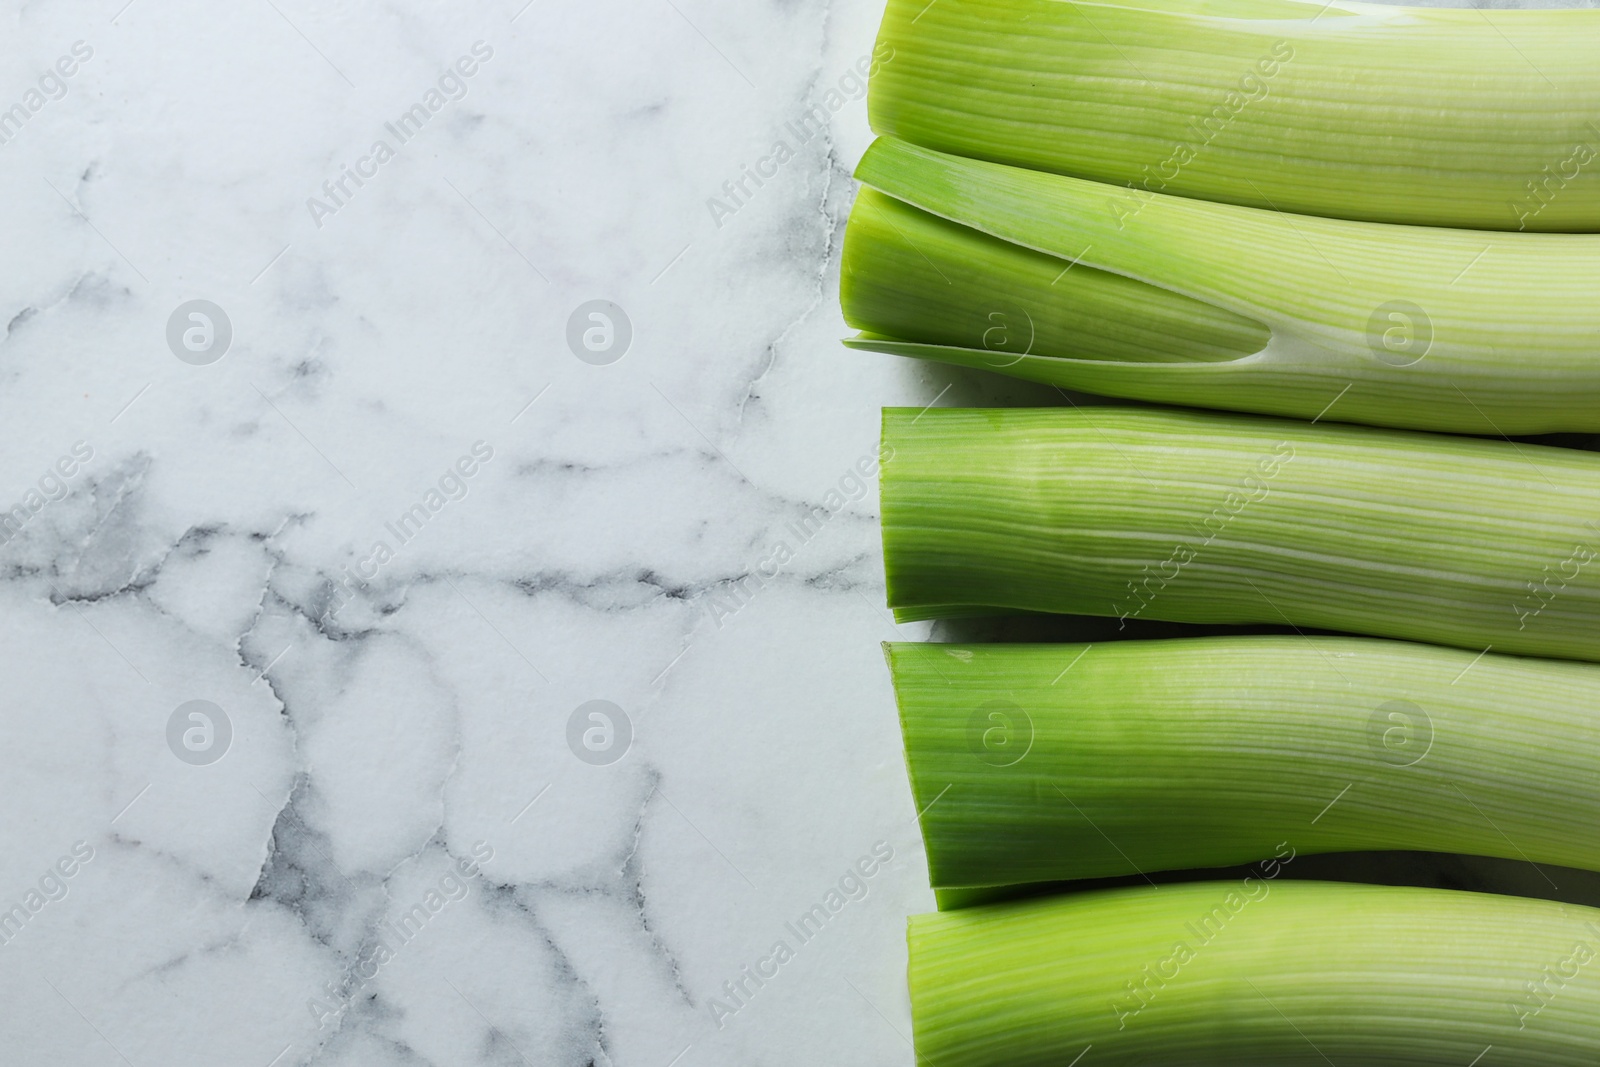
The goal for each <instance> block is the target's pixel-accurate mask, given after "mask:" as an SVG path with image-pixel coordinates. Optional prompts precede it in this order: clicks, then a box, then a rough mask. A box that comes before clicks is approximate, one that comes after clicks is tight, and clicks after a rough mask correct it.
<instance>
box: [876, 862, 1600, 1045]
mask: <svg viewBox="0 0 1600 1067" xmlns="http://www.w3.org/2000/svg"><path fill="white" fill-rule="evenodd" d="M907 940H908V941H909V944H910V968H909V978H910V986H911V1018H912V1028H913V1034H914V1039H915V1042H916V1052H917V1062H918V1063H919V1064H921V1065H923V1067H992V1065H994V1064H1005V1065H1006V1067H1068V1065H1069V1064H1072V1063H1074V1062H1075V1060H1076V1057H1078V1056H1080V1055H1081V1056H1082V1057H1083V1059H1082V1061H1081V1064H1082V1065H1083V1067H1242V1065H1259V1067H1269V1065H1271V1067H1327V1065H1328V1064H1330V1063H1331V1064H1337V1065H1339V1067H1358V1065H1359V1067H1422V1065H1430V1067H1431V1065H1437V1067H1468V1065H1469V1064H1477V1067H1593V1065H1594V1064H1595V1063H1596V1062H1600V960H1597V959H1596V956H1597V955H1600V910H1596V909H1593V908H1584V907H1576V906H1569V905H1561V904H1555V903H1550V902H1547V901H1536V900H1524V899H1520V898H1516V897H1501V896H1490V895H1487V894H1480V893H1462V892H1456V891H1451V890H1438V889H1413V888H1397V887H1392V886H1365V885H1343V884H1330V883H1318V882H1298V883H1291V882H1282V881H1279V882H1272V881H1266V880H1262V879H1260V878H1252V879H1250V880H1249V881H1234V882H1200V883H1193V884H1188V885H1165V886H1162V887H1160V888H1159V889H1153V888H1137V889H1120V890H1111V891H1103V892H1094V893H1082V894H1075V895H1071V896H1063V897H1055V898H1050V899H1047V900H1043V901H1038V902H1027V903H1022V904H1001V905H995V906H992V907H984V908H969V909H965V910H962V911H954V912H944V913H940V914H933V915H916V916H912V918H911V920H910V925H909V931H908V937H907ZM1534 988H1537V989H1539V990H1541V992H1539V993H1535V992H1533V991H1532V990H1533V989H1534ZM1536 1009H1537V1010H1536ZM1480 1057H1481V1058H1480Z"/></svg>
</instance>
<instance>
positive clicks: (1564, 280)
mask: <svg viewBox="0 0 1600 1067" xmlns="http://www.w3.org/2000/svg"><path fill="white" fill-rule="evenodd" d="M944 6H946V5H944V4H943V3H940V4H937V5H935V8H934V9H933V10H937V9H938V8H941V7H944ZM948 6H950V7H953V8H961V7H963V5H962V4H951V5H948ZM1063 6H1065V5H1063ZM1461 13H1463V14H1464V13H1465V12H1461ZM1573 13H1574V14H1577V13H1580V12H1573ZM1581 13H1582V14H1589V15H1597V16H1600V11H1589V12H1581ZM929 17H932V14H931V11H930V15H929ZM1596 66H1597V68H1600V64H1597V65H1596ZM886 69H887V68H886ZM1594 169H1595V170H1596V171H1597V172H1600V163H1597V164H1596V166H1595V168H1594ZM856 174H857V177H858V178H859V179H860V181H861V182H862V183H863V185H864V186H866V188H864V189H863V190H862V193H861V196H860V198H859V199H858V200H857V203H856V205H855V208H854V210H853V212H852V215H851V220H850V224H849V226H848V228H847V230H846V233H845V242H844V261H843V268H842V271H841V281H840V301H841V306H842V308H843V311H844V315H845V319H846V321H847V322H849V323H850V324H851V325H852V326H854V327H855V328H856V329H858V330H860V331H862V333H861V335H860V336H859V337H857V338H854V339H852V340H849V341H847V342H846V344H848V345H851V346H852V347H857V348H864V349H869V350H874V351H881V352H889V353H895V354H899V355H907V356H914V357H920V358H924V359H934V360H940V361H943V362H947V363H954V364H958V365H961V366H966V367H975V368H978V369H981V370H989V371H995V372H998V373H1002V374H1007V375H1011V376H1013V377H1019V378H1027V379H1031V380H1035V381H1042V382H1048V383H1051V384H1054V385H1058V386H1062V387H1067V388H1073V389H1081V390H1084V391H1087V392H1092V393H1101V394H1104V395H1108V396H1120V397H1128V398H1132V399H1138V400H1149V401H1155V402H1158V403H1168V404H1182V405H1187V406H1194V407H1209V408H1221V409H1226V410H1234V411H1248V412H1257V413H1261V414H1269V415H1286V416H1291V417H1296V418H1304V419H1319V420H1322V421H1333V422H1353V423H1364V424H1368V425H1376V426H1395V427H1401V428H1406V429H1422V430H1439V431H1446V432H1452V433H1469V434H1479V435H1485V436H1496V437H1498V436H1502V435H1506V434H1534V433H1550V432H1558V431H1595V430H1600V300H1596V299H1595V296H1594V294H1595V293H1597V292H1600V235H1596V234H1588V235H1584V234H1536V233H1486V232H1482V231H1467V230H1456V229H1440V228H1434V227H1427V226H1396V225H1381V224H1376V223H1369V222H1349V221H1343V220H1335V219H1325V218H1312V217H1308V216H1295V215H1291V214H1287V213H1284V212H1280V211H1272V210H1266V209H1257V208H1251V207H1239V206H1236V205H1232V204H1217V203H1208V202H1205V201H1200V200H1190V199H1185V198H1183V197H1178V196H1170V195H1162V194H1144V195H1143V196H1142V197H1140V198H1138V199H1137V200H1136V202H1135V203H1134V205H1133V207H1132V208H1131V209H1130V208H1129V206H1128V204H1126V203H1124V200H1125V198H1126V197H1127V196H1128V195H1130V194H1129V193H1128V191H1127V190H1126V189H1119V188H1116V187H1113V186H1107V185H1102V184H1098V183H1096V182H1092V181H1084V180H1082V179H1078V178H1070V177H1062V176H1059V175H1055V174H1046V173H1041V172H1037V171H1030V170H1023V169H1019V168H1017V167H1010V166H1002V165H998V164H994V163H986V162H982V161H979V160H974V159H964V158H961V157H958V156H952V155H946V154H942V153H939V152H936V151H933V150H930V149H927V148H921V147H918V146H915V145H912V144H908V143H906V142H904V141H899V140H895V139H893V138H881V139H879V140H878V141H877V142H876V143H874V144H873V146H872V147H871V148H870V149H869V150H868V151H867V153H866V155H865V156H864V157H863V159H862V161H861V164H860V166H859V167H858V168H857V172H856Z"/></svg>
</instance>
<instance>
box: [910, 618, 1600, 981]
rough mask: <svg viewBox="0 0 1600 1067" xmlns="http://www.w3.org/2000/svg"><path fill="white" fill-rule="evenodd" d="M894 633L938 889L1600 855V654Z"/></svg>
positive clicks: (1594, 864) (1266, 640) (914, 777)
mask: <svg viewBox="0 0 1600 1067" xmlns="http://www.w3.org/2000/svg"><path fill="white" fill-rule="evenodd" d="M885 648H886V652H887V655H888V659H889V667H890V672H891V674H892V675H893V678H894V686H895V695H896V698H897V700H898V702H899V707H900V725H901V730H902V732H903V735H904V738H905V747H906V763H907V767H908V769H909V771H910V777H911V786H912V793H913V799H914V801H915V803H916V808H917V810H918V811H920V812H922V817H921V822H922V836H923V841H924V843H925V845H926V853H927V858H928V879H929V882H930V883H931V884H932V885H933V887H934V888H936V889H943V888H953V887H976V886H994V885H1010V884H1015V883H1024V882H1044V881H1069V880H1075V879H1082V878H1103V877H1111V876H1116V875H1135V874H1148V873H1151V872H1154V871H1165V870H1176V869H1182V868H1196V867H1226V866H1232V865H1234V864H1239V863H1245V862H1249V861H1255V860H1263V859H1267V858H1269V857H1273V856H1275V855H1276V856H1279V857H1281V856H1283V855H1284V854H1285V850H1288V851H1289V852H1291V853H1298V854H1300V855H1308V854H1313V853H1319V852H1344V851H1367V850H1384V849H1404V850H1417V851H1425V852H1454V853H1463V854H1474V855H1481V856H1494V857H1498V858H1501V859H1509V860H1531V861H1533V862H1535V863H1548V864H1554V865H1560V866H1565V867H1577V868H1582V869H1585V870H1592V871H1600V835H1597V834H1595V833H1592V832H1590V829H1591V828H1593V827H1596V826H1600V774H1596V768H1597V767H1600V667H1596V666H1592V665H1590V664H1584V663H1563V662H1558V661H1552V660H1537V659H1521V658H1517V657H1512V656H1501V655H1499V654H1497V653H1490V654H1488V655H1479V654H1477V653H1472V652H1465V651H1459V650H1456V649H1445V648H1436V647H1433V646H1430V645H1417V644H1410V643H1406V642H1400V641H1377V640H1370V639H1363V638H1337V637H1316V638H1311V639H1307V638H1303V637H1296V636H1287V637H1220V638H1196V639H1192V640H1166V641H1117V642H1111V643H1103V644H1098V645H976V646H959V645H945V644H899V643H897V644H890V645H887V646H885ZM1597 981H1600V977H1597Z"/></svg>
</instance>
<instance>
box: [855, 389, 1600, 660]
mask: <svg viewBox="0 0 1600 1067" xmlns="http://www.w3.org/2000/svg"><path fill="white" fill-rule="evenodd" d="M883 443H884V454H885V455H892V457H893V458H892V459H890V460H889V461H888V462H887V463H885V464H884V466H883V471H882V475H881V477H880V503H881V508H880V510H881V514H882V526H883V550H884V567H885V572H886V577H887V584H888V599H889V606H890V607H891V608H893V609H894V610H895V614H896V616H897V617H898V618H899V619H900V620H901V621H910V620H915V619H929V618H940V617H949V616H956V615H973V614H989V613H993V612H996V611H999V612H1005V611H1038V612H1061V613H1072V614H1085V615H1101V616H1110V617H1114V618H1124V619H1126V618H1145V619H1162V620H1167V621H1174V622H1199V623H1272V624H1278V625H1284V624H1288V625H1293V626H1296V627H1301V628H1319V629H1328V630H1341V631H1345V632H1349V633H1356V634H1367V635H1372V636H1379V637H1397V638H1403V639H1408V640H1416V641H1426V642H1431V643H1434V644H1443V645H1454V646H1457V647H1461V648H1465V649H1468V650H1470V651H1472V652H1475V653H1476V652H1481V651H1483V650H1484V649H1485V648H1488V647H1490V646H1493V650H1494V651H1495V652H1498V653H1508V654H1518V655H1531V656H1546V657H1555V658H1566V659H1583V660H1600V560H1597V559H1596V556H1597V554H1600V525H1597V523H1600V456H1596V455H1594V454H1592V453H1587V452H1581V451H1577V450H1574V449H1565V448H1551V447H1547V446H1539V445H1526V444H1514V443H1511V442H1507V441H1486V440H1478V439H1473V438H1462V437H1450V436H1445V435H1436V434H1419V433H1407V432H1403V431H1397V430H1373V429H1365V428H1359V427H1352V426H1335V425H1327V424H1317V425H1312V424H1307V423H1301V422H1295V421H1292V420H1286V419H1267V418H1251V417H1246V416H1237V415H1213V414H1201V413H1195V412H1185V411H1166V410H1156V409H1126V408H1082V409H1049V408H1042V409H1041V408H1031V409H1029V408H1012V409H963V408H930V409H927V410H925V411H923V410H919V409H915V408H888V409H885V411H884V416H883Z"/></svg>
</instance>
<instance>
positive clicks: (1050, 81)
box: [868, 0, 1600, 232]
mask: <svg viewBox="0 0 1600 1067" xmlns="http://www.w3.org/2000/svg"><path fill="white" fill-rule="evenodd" d="M1597 42H1600V12H1597V11H1593V10H1565V11H1481V10H1475V9H1468V10H1459V9H1458V10H1450V9H1443V8H1422V7H1399V6H1390V5H1386V4H1365V3H1347V2H1344V0H1335V2H1332V3H1326V4H1324V3H1321V2H1320V0H1319V2H1300V0H1190V2H1185V0H1097V2H1092V3H1091V2H1081V0H935V2H933V3H929V2H928V0H889V3H888V9H887V12H886V13H885V15H884V19H883V26H882V30H881V31H880V34H879V40H878V45H877V51H876V52H875V55H879V56H887V57H889V58H888V60H887V61H886V62H882V63H881V64H880V69H879V70H878V72H877V74H876V75H875V76H874V77H873V79H872V83H871V92H870V96H869V100H868V105H869V117H870V119H871V122H872V127H873V129H874V130H876V131H877V132H879V133H883V134H892V135H894V136H897V137H902V138H905V139H907V140H910V141H914V142H917V143H919V144H924V145H928V146H930V147H932V148H938V149H941V150H943V151H947V152H955V153H958V154H961V155H966V156H973V157H977V158H981V159H989V160H994V161H997V162H1003V163H1010V164H1013V165H1016V166H1023V167H1029V168H1033V169H1037V170H1049V171H1055V172H1057V173H1061V174H1071V175H1075V176H1078V177H1082V178H1090V179H1094V180H1096V181H1101V182H1109V183H1113V184H1115V185H1116V186H1119V187H1133V189H1135V190H1136V191H1137V192H1138V193H1149V192H1166V193H1172V194H1176V195H1180V196H1191V197H1198V198H1202V199H1208V200H1218V201H1224V202H1228V203H1235V204H1249V205H1252V206H1256V207H1263V208H1277V209H1279V210H1282V211H1293V212H1300V213H1305V214H1312V215H1327V216H1333V217H1339V218H1356V219H1369V220H1374V221H1382V222H1401V223H1415V224H1428V225H1436V226H1461V227H1475V228H1490V229H1507V230H1516V229H1519V228H1526V229H1528V230H1530V231H1533V230H1547V231H1561V232H1565V231H1595V230H1600V166H1597V165H1596V154H1597V151H1600V124H1597V123H1600V110H1597V108H1596V103H1595V102H1596V100H1600V64H1596V63H1595V61H1594V56H1595V52H1596V47H1597ZM1120 196H1121V198H1123V199H1124V200H1125V201H1126V202H1128V203H1129V204H1133V203H1136V202H1137V201H1136V199H1135V193H1131V192H1128V191H1127V189H1126V188H1123V189H1122V190H1121V191H1120Z"/></svg>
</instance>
